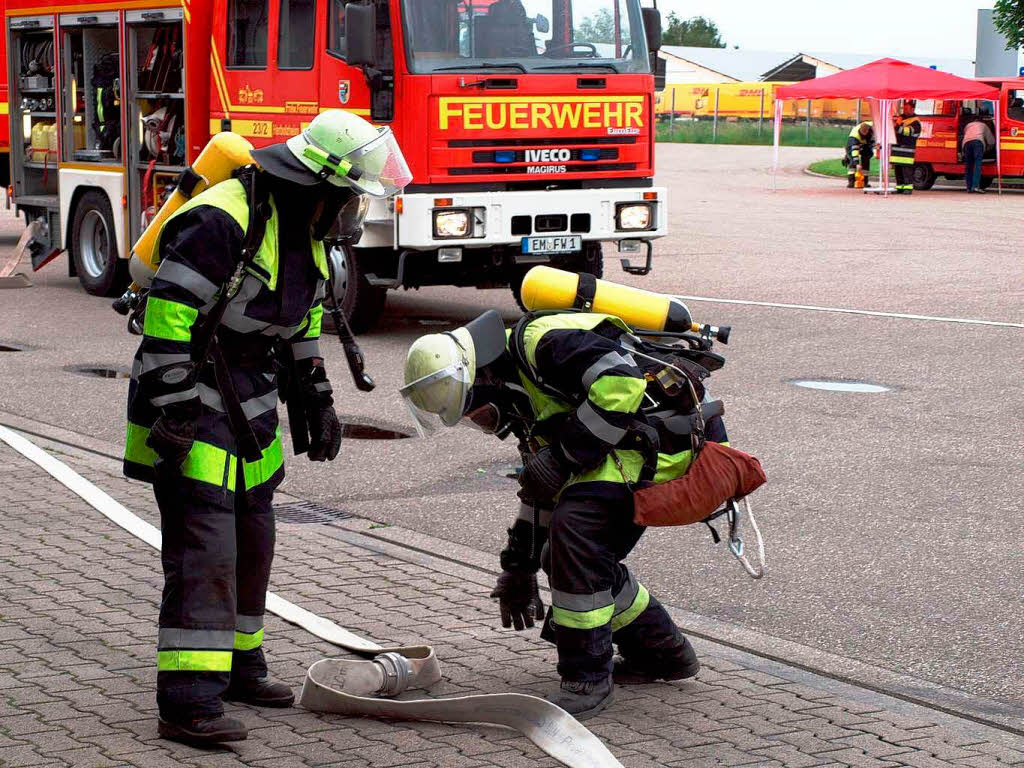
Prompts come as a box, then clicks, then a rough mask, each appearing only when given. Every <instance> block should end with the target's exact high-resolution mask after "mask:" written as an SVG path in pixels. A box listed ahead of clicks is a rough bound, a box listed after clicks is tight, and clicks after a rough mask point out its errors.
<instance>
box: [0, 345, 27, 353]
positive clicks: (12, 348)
mask: <svg viewBox="0 0 1024 768" xmlns="http://www.w3.org/2000/svg"><path fill="white" fill-rule="evenodd" d="M24 351H25V348H24V347H23V346H21V345H19V344H2V343H0V352H24Z"/></svg>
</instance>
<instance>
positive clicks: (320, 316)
mask: <svg viewBox="0 0 1024 768" xmlns="http://www.w3.org/2000/svg"><path fill="white" fill-rule="evenodd" d="M323 320H324V308H323V305H322V304H317V305H316V306H315V307H313V308H312V309H310V310H309V328H308V329H307V330H306V333H305V337H306V338H307V339H315V338H319V336H320V326H321V325H322V324H323Z"/></svg>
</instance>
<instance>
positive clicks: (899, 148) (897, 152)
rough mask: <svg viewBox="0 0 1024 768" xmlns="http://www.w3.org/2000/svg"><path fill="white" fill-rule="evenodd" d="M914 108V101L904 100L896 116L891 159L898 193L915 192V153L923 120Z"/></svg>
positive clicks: (909, 193) (908, 193) (907, 193)
mask: <svg viewBox="0 0 1024 768" xmlns="http://www.w3.org/2000/svg"><path fill="white" fill-rule="evenodd" d="M914 109H915V104H914V102H913V101H904V102H903V111H902V114H901V115H900V116H899V117H897V118H896V126H895V127H896V146H894V147H892V149H891V154H890V161H891V162H892V167H893V170H894V171H895V173H896V194H897V195H911V194H913V193H914V154H915V152H916V151H917V139H918V137H919V136H920V135H921V121H920V120H919V119H918V117H917V115H916V114H915V113H914Z"/></svg>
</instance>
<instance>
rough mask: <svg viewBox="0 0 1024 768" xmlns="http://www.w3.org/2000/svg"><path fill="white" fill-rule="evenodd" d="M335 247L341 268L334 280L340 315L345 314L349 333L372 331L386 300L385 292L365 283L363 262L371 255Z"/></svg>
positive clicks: (384, 289)
mask: <svg viewBox="0 0 1024 768" xmlns="http://www.w3.org/2000/svg"><path fill="white" fill-rule="evenodd" d="M334 247H335V248H336V249H338V251H339V253H338V254H337V255H338V257H339V259H338V262H339V264H340V268H339V269H338V273H337V274H336V275H335V278H336V279H337V281H338V286H339V289H340V290H341V291H342V293H343V298H342V300H341V311H342V312H344V313H345V319H347V320H348V324H349V325H350V326H351V327H352V333H366V332H367V331H371V330H373V329H374V327H376V325H377V323H378V322H379V321H380V316H381V315H382V314H383V313H384V304H385V303H386V302H387V297H388V290H387V288H378V287H377V286H374V285H370V283H369V282H367V280H366V272H365V271H364V270H363V260H364V259H366V258H373V254H372V251H369V252H368V253H365V254H362V253H359V252H358V251H354V249H351V248H346V247H344V246H334ZM364 250H369V249H364ZM388 250H390V249H388Z"/></svg>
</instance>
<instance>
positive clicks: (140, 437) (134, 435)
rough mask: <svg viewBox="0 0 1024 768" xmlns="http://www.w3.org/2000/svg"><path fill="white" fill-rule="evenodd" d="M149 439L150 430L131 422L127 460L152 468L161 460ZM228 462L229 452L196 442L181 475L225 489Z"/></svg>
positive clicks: (127, 439)
mask: <svg viewBox="0 0 1024 768" xmlns="http://www.w3.org/2000/svg"><path fill="white" fill-rule="evenodd" d="M148 437H149V428H148V427H142V426H139V425H138V424H133V423H132V422H130V421H129V422H128V429H127V432H126V434H125V449H124V457H125V460H127V461H133V462H135V463H136V464H142V465H143V466H147V467H152V466H153V464H154V462H155V461H156V458H157V456H156V453H154V452H153V449H152V448H150V447H149V446H148V445H146V439H147V438H148ZM279 450H280V447H279ZM227 459H228V452H227V451H225V450H224V449H223V448H218V447H217V446H215V445H211V444H210V443H204V442H202V441H201V440H196V441H195V442H194V443H193V444H192V450H191V451H189V453H188V456H187V457H186V458H185V463H184V464H183V465H182V466H181V474H182V475H183V476H185V477H187V478H190V479H192V480H198V481H199V482H202V483H209V484H210V485H215V486H218V487H223V485H224V467H225V462H226V461H227ZM232 483H233V480H232Z"/></svg>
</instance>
